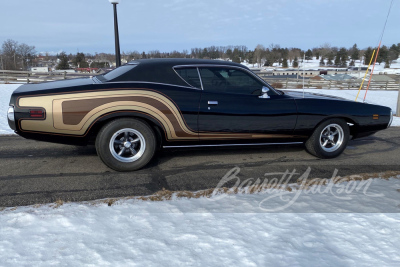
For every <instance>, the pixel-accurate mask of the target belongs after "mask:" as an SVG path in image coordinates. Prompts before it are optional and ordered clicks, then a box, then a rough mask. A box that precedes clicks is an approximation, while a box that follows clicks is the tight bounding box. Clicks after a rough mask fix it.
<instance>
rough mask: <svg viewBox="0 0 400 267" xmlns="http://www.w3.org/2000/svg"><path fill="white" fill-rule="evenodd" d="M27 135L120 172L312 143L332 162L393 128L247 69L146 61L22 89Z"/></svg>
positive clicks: (14, 101) (370, 113)
mask: <svg viewBox="0 0 400 267" xmlns="http://www.w3.org/2000/svg"><path fill="white" fill-rule="evenodd" d="M8 120H9V125H10V127H11V128H12V129H13V130H15V132H16V133H17V134H19V135H20V136H23V137H25V138H30V139H36V140H43V141H51V142H59V143H65V144H81V145H85V144H88V143H90V142H91V141H95V145H96V149H97V153H98V155H99V156H100V158H101V159H102V160H103V162H104V163H105V164H106V165H107V166H109V167H110V168H112V169H115V170H118V171H131V170H137V169H139V168H141V167H143V166H144V165H146V164H147V163H148V162H149V161H150V159H151V158H152V157H153V155H154V152H155V150H156V149H157V148H160V147H164V148H166V147H178V146H179V147H191V146H224V145H226V146H229V145H261V144H280V143H299V142H301V143H305V147H306V149H307V151H309V152H310V153H311V154H313V155H315V156H317V157H320V158H333V157H336V156H338V155H340V154H341V153H342V152H343V150H344V149H345V148H346V145H347V142H348V140H349V138H357V137H361V136H366V135H370V134H373V133H375V132H377V131H379V130H383V129H386V128H388V127H389V126H390V124H391V120H392V112H391V109H390V108H387V107H383V106H377V105H371V104H364V103H356V102H353V101H347V100H344V99H340V98H335V97H330V96H323V95H315V94H305V95H303V93H296V92H282V91H279V90H276V89H274V88H272V87H271V86H270V85H269V84H268V83H266V82H265V81H263V80H262V79H260V78H259V77H258V76H257V75H255V74H254V73H252V72H251V71H250V70H249V69H248V68H246V67H244V66H243V65H240V64H236V63H231V62H226V61H216V60H195V59H146V60H137V61H132V62H130V63H128V64H126V65H123V66H121V67H119V68H117V69H115V70H113V71H111V72H109V73H106V74H104V75H99V76H95V77H93V78H87V79H73V80H64V81H56V82H48V83H39V84H28V85H22V86H20V87H19V88H18V89H17V90H15V92H14V93H13V95H12V97H11V101H10V107H9V110H8Z"/></svg>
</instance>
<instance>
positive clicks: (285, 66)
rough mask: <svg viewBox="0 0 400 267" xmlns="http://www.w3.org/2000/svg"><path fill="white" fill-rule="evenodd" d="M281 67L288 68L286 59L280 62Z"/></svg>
mask: <svg viewBox="0 0 400 267" xmlns="http://www.w3.org/2000/svg"><path fill="white" fill-rule="evenodd" d="M282 67H283V68H287V67H289V66H288V61H287V58H284V59H283V61H282Z"/></svg>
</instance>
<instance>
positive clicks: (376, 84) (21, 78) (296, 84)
mask: <svg viewBox="0 0 400 267" xmlns="http://www.w3.org/2000/svg"><path fill="white" fill-rule="evenodd" d="M94 75H96V73H76V72H75V73H71V72H66V71H65V72H32V71H10V70H0V83H38V82H46V81H57V80H64V79H75V78H84V77H90V76H94ZM258 75H259V76H260V77H261V78H262V79H264V80H265V81H267V82H268V83H269V84H271V85H272V86H273V87H275V88H277V89H300V88H303V80H302V79H301V78H299V79H296V78H283V77H282V78H271V76H266V75H263V74H258ZM360 85H361V82H360V81H359V80H344V81H326V80H315V79H306V80H305V83H304V87H305V88H309V89H359V88H360ZM367 85H368V81H366V82H365V83H364V85H363V89H365V88H366V87H367ZM369 88H370V89H371V90H398V89H399V82H398V81H395V80H390V81H386V82H382V81H373V82H371V85H370V87H369Z"/></svg>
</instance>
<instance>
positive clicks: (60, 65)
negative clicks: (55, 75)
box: [56, 52, 69, 70]
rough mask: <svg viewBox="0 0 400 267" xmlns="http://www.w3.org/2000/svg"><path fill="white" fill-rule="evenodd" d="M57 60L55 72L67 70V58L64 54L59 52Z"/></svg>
mask: <svg viewBox="0 0 400 267" xmlns="http://www.w3.org/2000/svg"><path fill="white" fill-rule="evenodd" d="M57 58H58V59H59V60H60V61H59V63H58V65H57V66H56V69H57V70H68V69H69V64H68V56H67V54H66V53H65V52H61V53H60V54H59V55H57Z"/></svg>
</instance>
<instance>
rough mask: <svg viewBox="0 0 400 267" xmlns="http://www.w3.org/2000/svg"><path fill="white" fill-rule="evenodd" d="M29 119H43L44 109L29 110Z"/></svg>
mask: <svg viewBox="0 0 400 267" xmlns="http://www.w3.org/2000/svg"><path fill="white" fill-rule="evenodd" d="M29 117H31V118H35V119H43V118H44V111H43V110H42V109H31V110H29Z"/></svg>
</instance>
